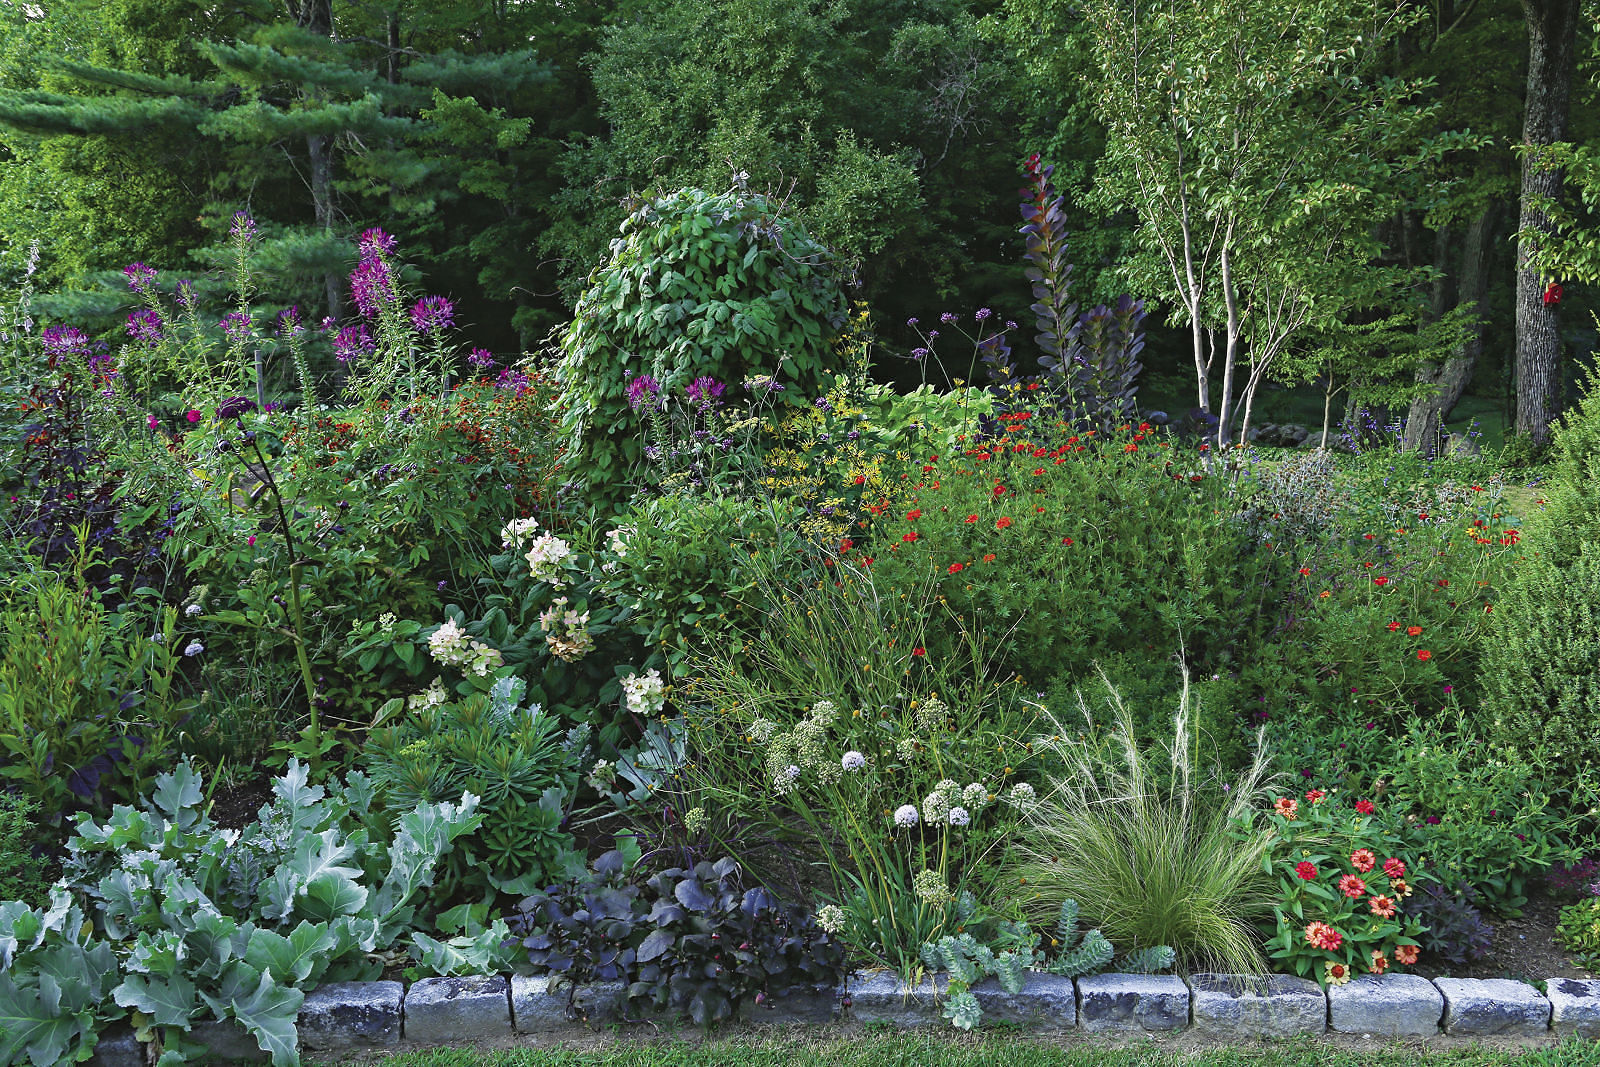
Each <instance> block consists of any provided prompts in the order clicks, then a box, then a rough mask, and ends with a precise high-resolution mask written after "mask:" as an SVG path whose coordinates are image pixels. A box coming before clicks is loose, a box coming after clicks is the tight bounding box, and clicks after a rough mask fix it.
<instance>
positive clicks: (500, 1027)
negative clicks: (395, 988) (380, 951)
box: [403, 975, 511, 1045]
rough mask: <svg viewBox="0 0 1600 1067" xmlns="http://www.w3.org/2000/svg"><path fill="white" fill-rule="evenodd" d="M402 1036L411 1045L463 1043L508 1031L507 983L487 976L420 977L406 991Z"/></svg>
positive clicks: (509, 1025)
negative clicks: (403, 1034) (403, 1035)
mask: <svg viewBox="0 0 1600 1067" xmlns="http://www.w3.org/2000/svg"><path fill="white" fill-rule="evenodd" d="M403 1011H404V1012H405V1038H406V1041H407V1042H409V1043H411V1044H422V1045H451V1044H467V1043H469V1042H472V1041H479V1040H483V1039H485V1038H496V1037H502V1036H504V1035H506V1034H509V1033H510V1032H511V984H510V983H509V982H507V981H506V979H505V977H504V976H503V975H494V976H492V977H488V978H424V979H422V980H421V981H418V982H413V983H412V984H411V988H410V989H408V990H406V998H405V1003H404V1006H403Z"/></svg>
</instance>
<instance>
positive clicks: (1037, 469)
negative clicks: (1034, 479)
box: [1033, 467, 1044, 476]
mask: <svg viewBox="0 0 1600 1067" xmlns="http://www.w3.org/2000/svg"><path fill="white" fill-rule="evenodd" d="M1033 473H1034V475H1035V476H1038V475H1040V474H1043V473H1044V468H1043V467H1035V468H1033Z"/></svg>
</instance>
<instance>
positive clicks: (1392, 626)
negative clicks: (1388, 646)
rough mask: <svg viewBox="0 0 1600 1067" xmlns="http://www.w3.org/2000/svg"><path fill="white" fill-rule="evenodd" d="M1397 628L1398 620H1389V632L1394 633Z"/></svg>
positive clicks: (1398, 626) (1398, 625)
mask: <svg viewBox="0 0 1600 1067" xmlns="http://www.w3.org/2000/svg"><path fill="white" fill-rule="evenodd" d="M1398 629H1400V624H1399V623H1398V622H1391V623H1390V624H1389V632H1390V633H1394V632H1395V631H1396V630H1398Z"/></svg>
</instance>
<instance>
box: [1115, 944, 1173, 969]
mask: <svg viewBox="0 0 1600 1067" xmlns="http://www.w3.org/2000/svg"><path fill="white" fill-rule="evenodd" d="M1177 962H1178V954H1177V953H1176V952H1174V951H1173V950H1172V948H1171V947H1170V946H1168V945H1156V946H1155V947H1154V948H1139V949H1134V950H1133V951H1132V952H1130V953H1128V954H1127V955H1126V956H1123V957H1122V958H1121V959H1119V960H1118V961H1117V970H1118V971H1121V972H1122V973H1124V974H1154V973H1155V972H1157V971H1164V970H1166V969H1167V968H1168V967H1171V966H1172V965H1173V964H1174V963H1177Z"/></svg>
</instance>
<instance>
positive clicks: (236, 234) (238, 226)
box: [228, 211, 257, 244]
mask: <svg viewBox="0 0 1600 1067" xmlns="http://www.w3.org/2000/svg"><path fill="white" fill-rule="evenodd" d="M256 233H257V230H256V220H255V219H253V218H251V217H250V212H248V211H235V212H234V213H233V222H232V224H231V225H229V226H228V236H229V237H232V238H235V239H237V240H240V241H243V242H245V243H246V244H249V243H250V242H251V241H254V240H255V239H256Z"/></svg>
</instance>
